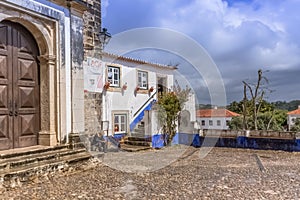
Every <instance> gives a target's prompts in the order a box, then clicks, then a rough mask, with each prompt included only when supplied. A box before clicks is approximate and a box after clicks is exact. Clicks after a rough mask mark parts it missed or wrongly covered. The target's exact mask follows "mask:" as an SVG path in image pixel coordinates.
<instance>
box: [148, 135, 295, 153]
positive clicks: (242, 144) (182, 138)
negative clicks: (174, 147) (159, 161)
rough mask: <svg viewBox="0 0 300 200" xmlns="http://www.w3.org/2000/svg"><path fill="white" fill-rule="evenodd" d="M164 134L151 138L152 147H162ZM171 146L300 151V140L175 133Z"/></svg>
mask: <svg viewBox="0 0 300 200" xmlns="http://www.w3.org/2000/svg"><path fill="white" fill-rule="evenodd" d="M165 137H166V136H165V135H164V134H157V135H153V136H152V147H153V148H162V147H164V140H165V141H167V140H166V138H165ZM172 144H183V145H188V146H193V147H202V146H216V147H230V148H247V149H261V150H282V151H300V139H283V138H255V137H245V136H239V137H223V138H221V137H220V138H214V137H200V136H199V134H186V133H177V134H176V135H175V136H174V138H173V140H172Z"/></svg>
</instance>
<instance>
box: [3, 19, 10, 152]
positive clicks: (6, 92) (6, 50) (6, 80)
mask: <svg viewBox="0 0 300 200" xmlns="http://www.w3.org/2000/svg"><path fill="white" fill-rule="evenodd" d="M0 35H1V37H0V150H4V149H10V148H12V147H13V124H12V123H13V121H12V116H11V114H12V113H11V112H10V111H11V110H10V109H11V108H12V65H11V64H12V61H11V60H12V56H11V49H12V47H11V46H9V44H10V43H11V29H10V28H9V27H7V26H3V25H1V24H0Z"/></svg>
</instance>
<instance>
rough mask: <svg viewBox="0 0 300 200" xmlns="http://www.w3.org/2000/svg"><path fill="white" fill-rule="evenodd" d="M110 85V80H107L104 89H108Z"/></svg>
mask: <svg viewBox="0 0 300 200" xmlns="http://www.w3.org/2000/svg"><path fill="white" fill-rule="evenodd" d="M109 86H110V82H108V81H107V82H106V83H105V84H104V89H106V90H107V89H108V88H109Z"/></svg>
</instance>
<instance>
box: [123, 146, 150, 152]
mask: <svg viewBox="0 0 300 200" xmlns="http://www.w3.org/2000/svg"><path fill="white" fill-rule="evenodd" d="M121 149H122V150H123V151H128V152H138V151H145V150H149V149H152V148H151V147H150V146H135V145H128V144H121Z"/></svg>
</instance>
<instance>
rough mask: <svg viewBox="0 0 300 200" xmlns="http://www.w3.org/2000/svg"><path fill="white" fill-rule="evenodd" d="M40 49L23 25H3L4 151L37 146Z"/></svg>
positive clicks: (0, 97)
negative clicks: (37, 58) (38, 58)
mask: <svg viewBox="0 0 300 200" xmlns="http://www.w3.org/2000/svg"><path fill="white" fill-rule="evenodd" d="M37 55H38V48H37V45H36V43H35V41H34V39H33V37H32V35H31V34H30V33H29V32H28V31H27V30H26V29H25V28H23V27H22V26H21V25H18V24H16V23H12V22H8V21H6V22H2V23H0V150H3V149H10V148H18V147H26V146H32V145H36V144H37V135H38V132H39V127H40V125H39V123H40V120H39V83H38V81H39V79H38V65H37V61H36V56H37Z"/></svg>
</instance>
